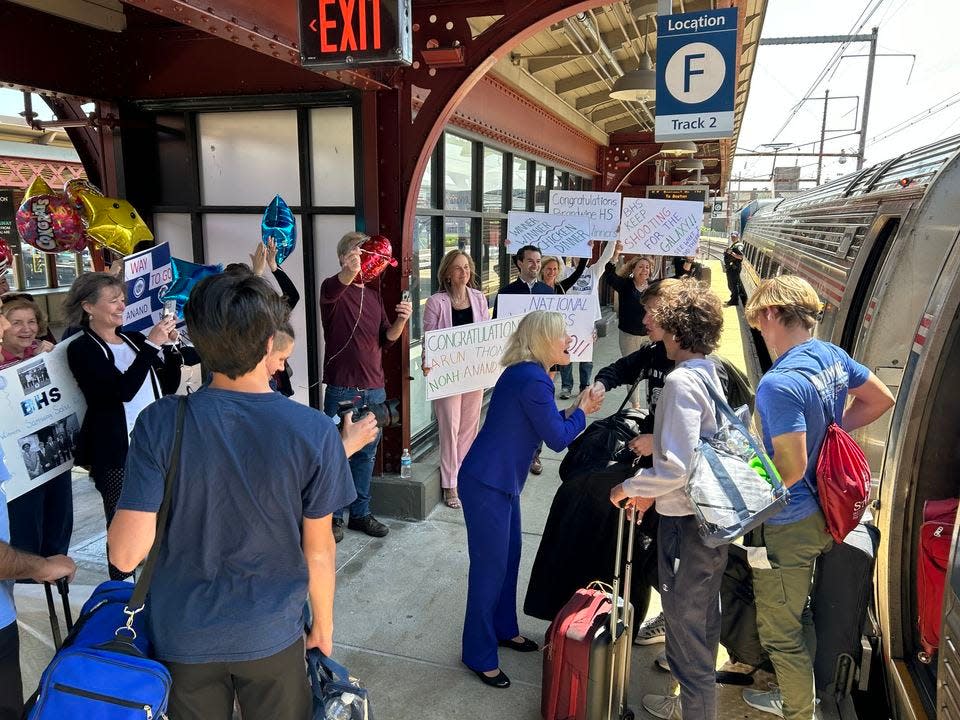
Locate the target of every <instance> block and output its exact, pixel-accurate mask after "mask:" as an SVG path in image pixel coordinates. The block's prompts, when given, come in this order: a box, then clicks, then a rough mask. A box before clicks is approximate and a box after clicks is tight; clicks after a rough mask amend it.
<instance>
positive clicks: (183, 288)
mask: <svg viewBox="0 0 960 720" xmlns="http://www.w3.org/2000/svg"><path fill="white" fill-rule="evenodd" d="M170 269H171V271H172V274H173V282H172V283H170V287H169V288H167V292H166V293H165V294H164V296H163V299H164V300H176V301H177V317H181V318H182V317H183V306H184V304H185V303H186V302H187V299H188V298H189V297H190V293H191V292H193V288H194V286H196V284H197V283H198V282H200V281H201V280H203V279H204V278H205V277H207V276H208V275H216V274H217V273H221V272H223V265H200V264H198V263H192V262H188V261H187V260H180V259H179V258H175V257H172V258H170Z"/></svg>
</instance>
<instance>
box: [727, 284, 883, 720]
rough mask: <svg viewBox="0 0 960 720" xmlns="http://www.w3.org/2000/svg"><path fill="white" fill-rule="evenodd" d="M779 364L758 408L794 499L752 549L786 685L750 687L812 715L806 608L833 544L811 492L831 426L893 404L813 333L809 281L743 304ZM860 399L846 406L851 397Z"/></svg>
mask: <svg viewBox="0 0 960 720" xmlns="http://www.w3.org/2000/svg"><path fill="white" fill-rule="evenodd" d="M745 314H746V318H747V322H748V323H749V324H750V325H751V327H754V328H756V329H757V330H759V331H760V333H761V335H763V339H764V342H765V343H766V345H767V347H768V348H769V349H770V350H771V351H772V353H773V354H775V355H776V356H777V361H776V362H775V363H774V364H773V366H772V367H771V368H770V369H769V370H768V371H767V373H766V374H765V375H764V376H763V378H762V379H761V380H760V385H759V387H758V388H757V405H756V407H757V411H758V412H759V413H760V420H761V422H762V424H763V441H764V445H765V446H766V450H767V452H768V453H769V454H770V457H771V458H772V459H773V462H774V464H775V465H776V466H777V470H778V471H779V473H780V477H781V478H783V482H784V484H786V485H787V487H789V488H790V502H789V504H788V505H787V507H785V508H784V509H783V510H781V511H780V513H779V514H777V515H776V516H774V517H772V518H770V519H769V520H767V522H765V523H764V524H763V525H762V526H761V527H760V528H758V529H757V530H754V531H753V533H752V534H751V536H750V537H749V538H748V542H747V544H750V545H754V546H756V547H757V550H756V551H755V552H753V553H751V556H750V564H751V566H752V568H753V585H754V595H755V598H756V606H757V627H758V630H759V632H760V641H761V642H762V644H763V647H764V649H765V650H766V651H767V653H768V654H769V655H770V660H771V661H772V662H773V666H774V668H775V669H776V671H777V681H778V683H779V685H780V690H779V691H776V690H775V691H759V690H744V691H743V698H744V700H745V701H746V702H747V704H748V705H750V706H751V707H754V708H757V709H758V710H763V711H765V712H769V713H772V714H775V715H779V716H780V717H783V718H786V720H811V718H813V716H814V715H813V713H814V703H815V697H814V678H813V658H812V657H811V656H810V653H809V652H808V650H807V646H806V643H805V640H804V638H805V636H806V634H807V633H805V631H804V630H805V627H804V626H807V628H806V629H807V630H808V631H810V632H812V617H811V615H810V611H809V608H808V607H807V599H808V597H809V595H810V586H811V583H812V581H813V568H814V563H815V562H816V559H817V558H818V557H819V556H820V555H821V554H822V553H824V552H826V551H827V550H829V549H830V547H831V546H832V544H833V540H832V539H831V537H830V534H829V533H828V532H827V530H826V520H825V519H824V517H823V512H822V511H821V510H820V506H819V504H818V500H817V497H816V495H815V493H814V489H815V488H816V486H817V476H816V466H817V459H818V457H819V455H820V447H821V445H822V444H823V439H824V436H825V435H826V430H827V427H828V426H829V425H830V423H831V422H832V421H834V420H835V421H836V422H837V424H839V425H840V426H841V427H843V428H844V429H845V430H853V429H855V428H859V427H863V426H864V425H868V424H870V423H872V422H873V421H874V420H876V419H877V418H879V417H880V416H881V415H883V413H884V412H886V411H887V410H888V409H889V408H890V407H892V406H893V404H894V399H893V396H892V395H891V394H890V391H889V390H887V388H886V386H885V385H883V383H881V382H880V380H879V379H877V377H876V376H875V375H874V374H873V373H871V372H870V371H869V370H868V369H867V368H866V367H864V366H863V365H861V364H860V363H858V362H857V361H855V360H853V359H852V358H851V357H850V356H849V355H847V353H846V352H844V351H843V350H842V349H841V348H839V347H837V346H836V345H833V344H831V343H827V342H822V341H820V340H816V339H814V338H813V330H814V328H815V327H816V324H817V321H818V320H819V315H820V301H819V298H818V297H817V293H816V291H815V290H814V289H813V288H812V287H811V286H810V284H809V283H808V282H807V281H806V280H803V279H802V278H799V277H795V276H792V275H783V276H780V277H776V278H771V279H769V280H764V281H763V282H762V283H760V285H759V286H758V287H757V290H756V291H755V292H754V294H753V295H752V296H751V298H750V301H749V302H748V303H747V306H746V310H745ZM848 395H849V396H850V397H852V398H853V401H852V402H851V403H850V404H849V406H848V405H847V396H848Z"/></svg>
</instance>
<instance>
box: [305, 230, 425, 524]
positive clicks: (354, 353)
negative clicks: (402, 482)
mask: <svg viewBox="0 0 960 720" xmlns="http://www.w3.org/2000/svg"><path fill="white" fill-rule="evenodd" d="M367 239H368V236H367V235H365V234H363V233H361V232H349V233H347V234H346V235H344V236H343V237H342V238H341V239H340V242H339V243H337V257H339V258H340V267H341V270H340V272H339V273H337V274H336V275H334V276H332V277H328V278H327V279H326V280H324V281H323V283H322V284H321V285H320V321H321V323H322V325H323V336H324V341H325V343H326V346H325V358H324V363H323V380H324V382H325V383H326V384H327V390H326V393H325V394H324V398H323V411H324V412H325V413H326V414H327V415H329V416H330V417H336V416H337V408H338V405H339V403H340V402H342V401H344V400H349V401H357V399H359V400H360V403H361V404H366V405H371V404H374V403H382V402H383V401H384V400H386V398H387V395H386V391H385V390H384V384H385V383H384V376H383V360H382V352H383V350H384V349H386V348H388V347H390V345H392V344H393V343H395V342H396V341H397V340H398V339H399V338H400V336H401V335H402V334H403V326H404V325H406V323H407V319H408V318H409V317H410V313H411V311H412V309H413V305H412V304H411V303H410V302H408V301H407V302H400V303H399V304H398V305H397V306H396V308H395V311H396V315H397V319H396V320H394V321H393V322H392V323H391V322H390V319H389V318H388V317H387V310H386V308H385V307H384V305H383V298H382V297H381V296H380V292H379V291H378V290H377V288H376V287H374V286H373V284H369V285H366V284H364V283H363V282H362V281H361V279H360V254H361V251H360V245H362V244H363V243H364V242H365V241H366V240H367ZM379 444H380V435H379V434H377V437H376V439H375V440H374V441H373V442H371V443H370V444H369V445H366V446H364V447H363V448H362V449H360V450H358V451H357V452H356V453H354V454H353V455H351V456H350V471H351V473H352V474H353V482H354V485H355V486H356V490H357V499H356V500H354V501H353V503H351V505H350V506H349V510H350V521H349V523H348V524H347V527H349V528H350V529H351V530H360V531H362V532H364V533H366V534H367V535H370V536H371V537H384V536H385V535H386V534H387V533H388V532H389V531H390V529H389V528H388V527H387V526H386V525H384V524H383V523H381V522H380V521H379V520H377V519H376V518H375V517H373V515H372V514H371V512H370V483H371V478H372V476H373V462H374V459H375V458H376V456H377V446H378V445H379ZM333 536H334V538H336V541H337V542H340V541H341V540H342V539H343V509H340V510H338V511H337V512H335V513H334V514H333Z"/></svg>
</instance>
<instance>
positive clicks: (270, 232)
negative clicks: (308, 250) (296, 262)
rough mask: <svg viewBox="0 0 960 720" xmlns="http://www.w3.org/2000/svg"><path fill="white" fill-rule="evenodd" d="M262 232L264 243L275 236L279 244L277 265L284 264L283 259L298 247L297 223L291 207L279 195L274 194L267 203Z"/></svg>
mask: <svg viewBox="0 0 960 720" xmlns="http://www.w3.org/2000/svg"><path fill="white" fill-rule="evenodd" d="M260 232H261V234H262V235H263V244H264V245H266V244H267V243H268V241H269V240H270V238H273V241H274V242H275V243H276V244H277V265H283V261H284V260H286V259H287V257H289V255H290V253H292V252H293V250H294V248H296V247H297V223H296V221H295V220H294V219H293V213H292V212H290V208H289V207H288V206H287V204H286V203H285V202H284V201H283V198H282V197H280V196H279V195H276V196H274V198H273V200H272V201H271V203H270V204H269V205H267V209H266V210H265V211H264V213H263V220H261V221H260Z"/></svg>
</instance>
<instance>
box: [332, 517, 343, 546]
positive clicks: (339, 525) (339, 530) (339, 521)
mask: <svg viewBox="0 0 960 720" xmlns="http://www.w3.org/2000/svg"><path fill="white" fill-rule="evenodd" d="M333 539H334V540H335V541H336V542H340V541H341V540H343V518H334V519H333Z"/></svg>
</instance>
